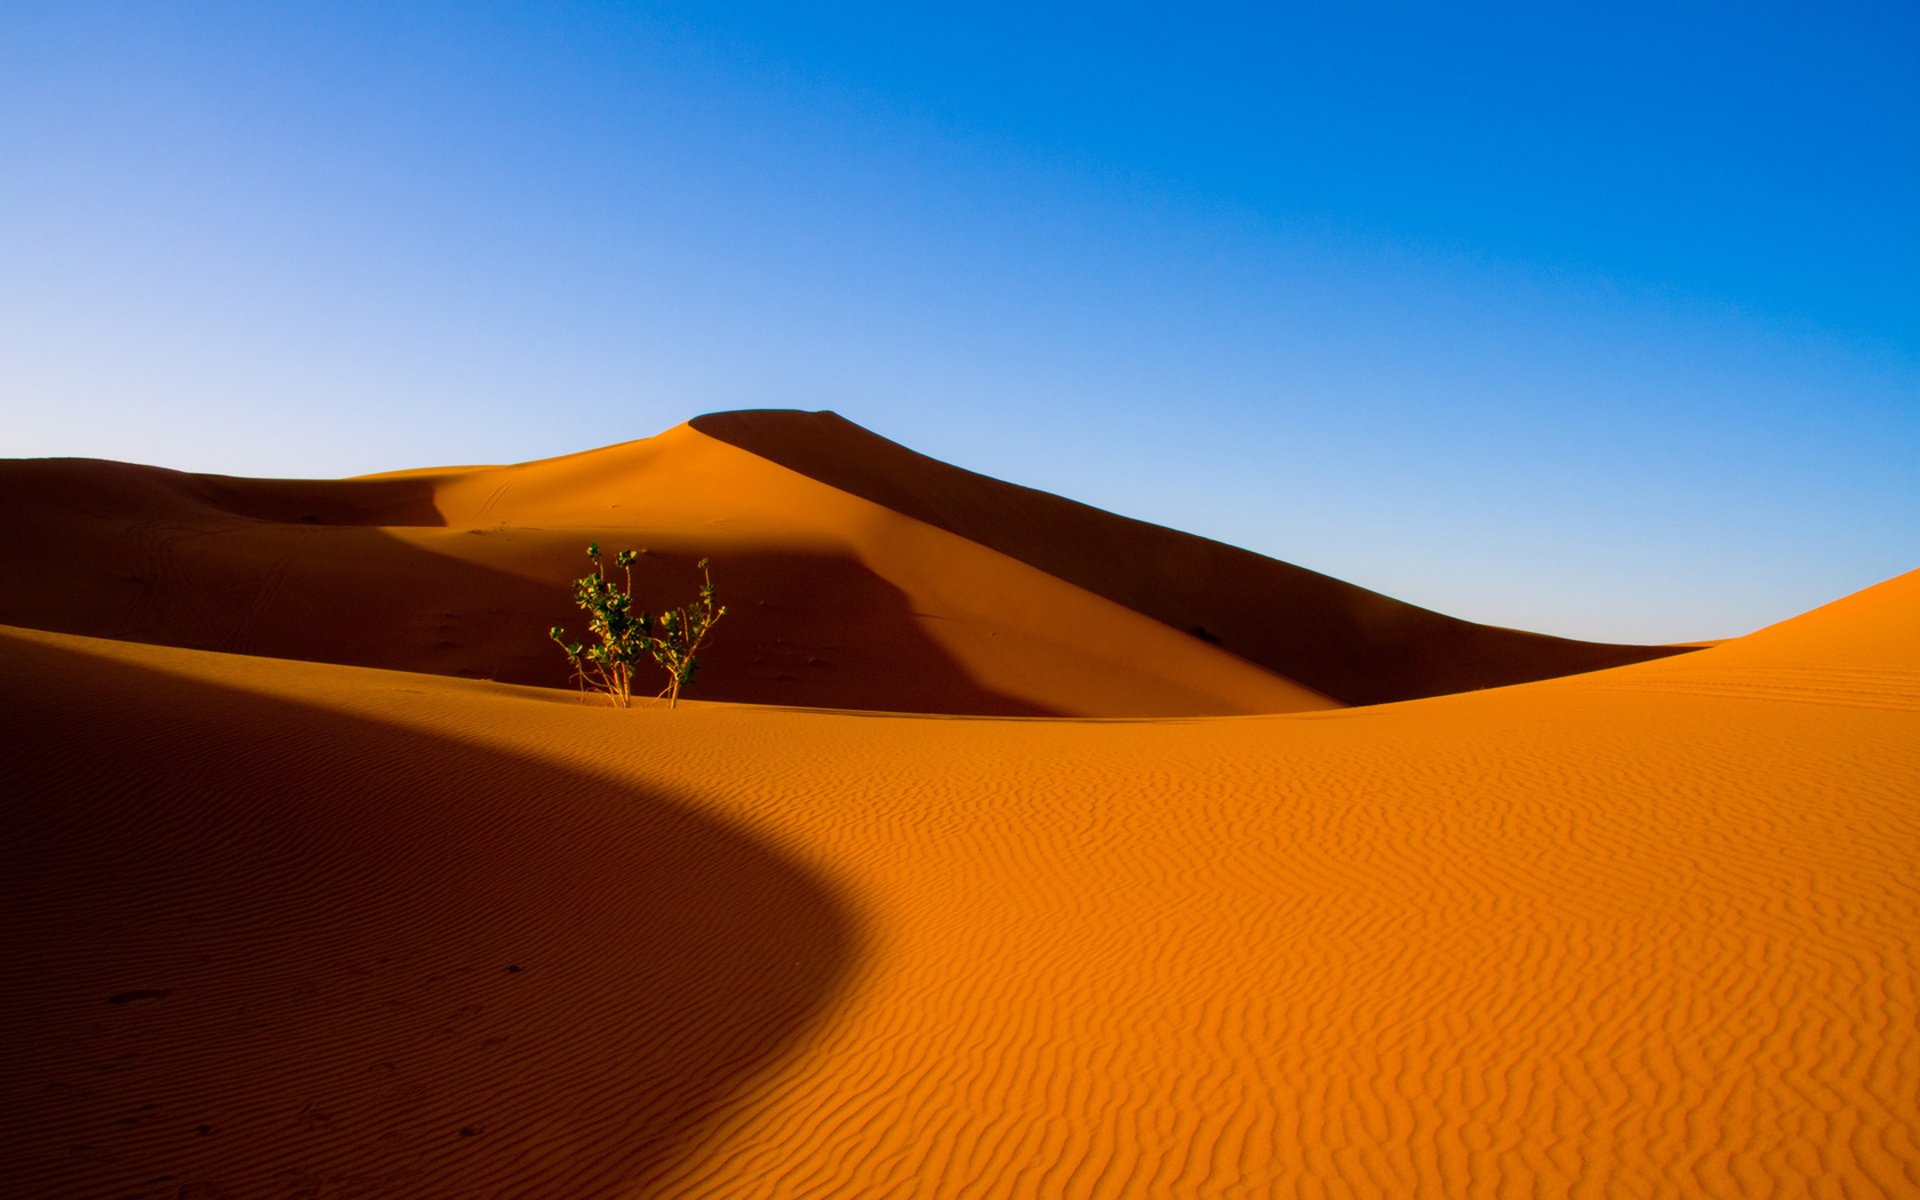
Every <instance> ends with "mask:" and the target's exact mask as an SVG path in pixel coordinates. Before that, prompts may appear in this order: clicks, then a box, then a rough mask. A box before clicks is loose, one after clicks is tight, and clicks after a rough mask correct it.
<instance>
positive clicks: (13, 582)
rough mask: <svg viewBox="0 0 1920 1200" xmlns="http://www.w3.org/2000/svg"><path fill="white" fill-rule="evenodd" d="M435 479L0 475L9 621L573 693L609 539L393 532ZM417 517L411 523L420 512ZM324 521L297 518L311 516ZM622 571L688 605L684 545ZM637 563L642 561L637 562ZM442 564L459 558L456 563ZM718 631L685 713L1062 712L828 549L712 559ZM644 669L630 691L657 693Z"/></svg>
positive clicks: (3, 609) (654, 602)
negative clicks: (940, 632)
mask: <svg viewBox="0 0 1920 1200" xmlns="http://www.w3.org/2000/svg"><path fill="white" fill-rule="evenodd" d="M431 487H432V481H431V478H430V477H426V476H421V477H405V478H399V479H391V480H387V479H382V480H340V481H303V480H296V481H277V480H269V481H258V480H229V479H222V478H217V477H211V476H194V475H182V474H180V473H178V472H168V471H162V470H160V469H159V468H152V467H130V466H125V465H124V464H117V463H101V462H92V461H80V460H48V461H45V462H41V461H28V462H7V463H0V517H4V518H5V519H4V520H0V557H4V558H5V559H6V561H7V562H8V564H9V570H8V571H7V572H5V573H3V574H0V623H4V624H12V625H21V626H26V627H29V628H35V629H48V630H54V631H57V632H61V633H77V634H84V635H87V636H91V637H107V638H114V639H117V640H122V641H137V642H148V643H154V644H159V645H169V646H185V647H189V648H193V649H205V650H219V651H223V652H228V653H238V654H255V655H266V656H270V657H275V658H292V659H300V660H303V661H308V662H332V663H341V664H346V665H350V666H365V667H385V668H390V669H394V670H404V671H420V672H425V673H429V674H436V675H451V676H458V677H462V678H477V679H493V680H498V681H500V682H503V683H518V684H527V685H531V686H535V687H555V688H558V687H570V686H572V684H571V679H572V674H571V671H570V669H569V667H568V666H567V662H566V659H565V656H564V655H563V654H561V652H560V650H559V648H558V647H556V646H555V645H554V644H553V643H552V642H551V641H549V640H548V638H547V630H548V629H549V628H550V627H552V626H554V625H562V626H566V627H567V628H569V629H572V630H574V631H575V633H576V634H579V633H581V632H582V631H583V628H584V626H583V619H584V614H583V613H581V612H580V611H579V610H578V609H577V608H575V607H573V605H572V602H571V598H570V597H571V588H570V583H571V581H572V580H573V579H574V578H576V577H577V576H580V575H583V574H585V573H586V572H587V571H588V570H589V569H590V567H591V564H590V563H589V562H588V560H587V557H586V554H585V548H586V544H587V542H588V541H590V540H596V539H597V540H599V541H601V542H602V543H604V544H605V545H606V546H607V548H608V550H609V551H612V550H616V549H620V548H624V547H626V546H627V545H628V544H629V543H628V542H627V541H624V540H622V539H623V538H626V537H629V536H630V535H627V534H623V533H622V532H620V531H619V530H617V529H615V530H592V529H568V530H544V529H532V528H525V527H515V528H507V527H499V528H493V529H473V530H464V531H459V532H458V533H457V534H456V533H452V532H449V533H446V534H441V533H439V531H438V530H437V529H436V530H435V532H434V534H433V536H440V537H458V538H459V539H461V541H460V544H459V545H458V547H457V550H458V553H457V554H456V553H445V554H442V553H435V552H433V551H431V550H427V549H422V548H421V546H420V545H417V544H415V543H414V542H413V541H409V540H407V539H406V538H405V537H403V536H400V535H399V534H398V533H396V532H390V531H389V529H387V528H382V526H388V527H392V528H396V529H397V528H398V527H401V526H407V525H414V526H434V527H440V526H442V524H443V523H442V522H441V521H440V519H439V517H438V515H437V514H434V515H433V519H432V520H426V519H425V517H426V515H427V514H428V513H431V512H432V498H431ZM423 505H424V506H425V509H424V511H423V510H422V506H423ZM309 517H313V518H315V519H312V520H309V519H307V518H309ZM676 536H677V539H678V540H677V541H676V540H674V539H663V538H656V539H655V540H654V541H653V543H652V545H651V546H650V547H646V548H648V549H649V553H648V554H647V555H646V556H645V557H644V558H643V559H642V560H641V562H640V563H639V565H638V567H637V568H636V571H635V580H634V584H635V594H636V597H637V599H638V603H640V604H641V605H644V606H647V607H650V608H652V609H654V610H656V611H657V610H659V609H661V608H664V607H667V606H669V605H677V604H684V603H687V602H688V601H690V600H691V599H692V598H693V596H694V595H695V593H696V591H697V589H698V586H699V572H698V570H697V569H696V568H695V566H694V564H695V563H696V562H697V561H698V559H699V558H701V557H702V556H703V555H706V554H710V553H714V550H713V548H712V547H710V546H703V545H701V544H699V542H698V536H699V535H698V533H697V531H690V532H688V533H686V534H681V535H676ZM636 548H641V547H636ZM449 549H450V550H453V549H456V547H449ZM714 582H715V584H716V587H717V589H718V593H719V599H720V601H721V603H723V604H725V605H726V606H727V608H728V614H727V616H726V618H725V619H724V620H723V621H722V622H721V623H720V624H719V625H718V626H717V627H716V628H715V630H714V634H713V638H712V640H711V642H710V648H709V649H708V650H706V651H705V652H703V653H702V655H701V669H700V672H699V674H698V675H697V676H696V678H695V680H694V683H693V686H692V688H691V689H690V690H689V692H688V695H689V697H691V698H693V699H702V700H729V701H740V702H746V703H756V704H782V705H807V706H816V707H825V708H855V709H880V710H886V711H892V712H928V713H965V714H972V715H989V716H1050V715H1059V714H1057V713H1055V712H1054V711H1053V710H1051V709H1047V708H1043V707H1041V706H1038V705H1036V704H1033V703H1031V702H1028V701H1026V700H1023V699H1021V698H1019V697H1016V696H1010V695H1006V694H1004V693H1001V692H998V691H995V690H994V689H992V688H989V687H985V686H983V685H981V684H980V683H978V682H977V681H976V680H974V679H973V678H972V676H970V675H969V674H968V673H967V672H966V671H965V670H964V669H963V668H961V667H960V665H959V664H958V663H956V662H955V661H954V659H953V658H952V656H951V655H950V654H948V653H947V652H946V651H945V650H943V649H942V648H941V647H940V646H939V645H938V644H937V643H935V642H934V641H932V640H931V639H929V638H928V637H927V636H926V634H925V633H924V631H923V630H922V628H921V625H920V622H919V621H918V619H917V618H916V617H915V615H914V613H913V611H912V609H911V606H910V604H909V603H908V599H907V597H906V596H905V594H904V593H902V592H901V591H900V590H899V589H898V588H895V587H894V586H893V585H892V584H890V583H888V582H887V581H886V580H884V579H882V578H880V577H879V576H878V575H876V574H875V573H874V572H872V571H871V570H869V569H868V568H867V567H866V566H865V565H864V564H862V563H861V562H860V561H859V560H858V559H856V558H854V557H853V556H851V555H846V554H832V553H827V552H800V551H795V552H784V551H772V550H753V551H747V552H728V553H724V554H717V555H716V561H715V562H714ZM664 684H665V676H664V675H661V676H660V677H659V679H658V680H657V681H654V680H653V679H652V677H651V676H649V675H645V674H643V675H642V677H641V680H640V686H639V687H638V688H637V689H636V690H637V692H638V693H639V694H641V695H645V696H648V697H650V696H652V694H653V692H654V691H655V690H656V687H658V686H664Z"/></svg>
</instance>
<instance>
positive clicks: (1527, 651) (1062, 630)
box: [0, 413, 1671, 716]
mask: <svg viewBox="0 0 1920 1200" xmlns="http://www.w3.org/2000/svg"><path fill="white" fill-rule="evenodd" d="M702 429H706V430H710V431H712V432H713V434H714V436H708V434H707V433H703V432H701V430H702ZM736 443H738V444H736ZM743 446H744V447H745V448H743ZM783 464H784V465H783ZM790 468H791V469H790ZM589 541H599V542H601V543H603V544H605V545H606V546H607V547H608V548H609V549H616V548H622V547H628V546H632V547H636V548H646V549H648V550H649V551H650V554H649V556H648V558H647V559H646V560H644V561H643V563H642V567H641V571H640V574H639V577H638V579H637V580H636V585H637V587H638V589H639V592H640V594H641V598H642V601H643V603H645V604H647V605H650V606H653V607H659V606H662V605H666V604H670V603H678V602H683V601H684V600H685V599H687V598H689V597H690V596H691V595H692V593H693V590H694V588H695V586H696V583H697V574H696V572H695V570H694V566H693V564H694V562H695V561H696V560H697V559H698V558H700V557H701V556H710V557H712V558H713V559H714V562H715V566H714V570H715V576H716V582H717V583H718V585H719V589H720V595H721V598H722V600H723V601H724V602H725V603H726V604H727V605H728V608H729V613H728V616H727V618H726V620H725V622H724V623H723V624H722V625H721V626H720V627H719V629H718V630H717V631H716V636H715V640H714V642H713V644H712V647H711V651H710V653H708V654H707V655H706V656H704V671H703V674H702V676H701V679H700V681H699V684H698V691H699V694H700V695H702V696H705V697H710V698H715V699H724V700H739V701H751V702H757V703H785V704H808V705H821V706H829V707H841V708H864V709H880V710H893V711H904V712H944V713H971V714H1002V715H1077V716H1155V715H1202V714H1227V713H1257V712H1291V711H1305V710H1313V709H1324V708H1330V707H1337V706H1338V704H1339V703H1340V702H1342V701H1356V702H1357V701H1373V700H1383V699H1396V698H1402V697H1405V696H1409V695H1419V694H1426V693H1429V692H1433V691H1444V690H1448V689H1450V688H1467V687H1478V686H1484V685H1487V684H1491V683H1502V682H1511V681H1513V680H1515V679H1530V678H1537V677H1541V676H1545V675H1553V674H1560V673H1565V672H1568V671H1578V670H1589V669H1593V668H1595V667H1599V666H1605V665H1609V664H1612V663H1616V662H1621V661H1627V660H1631V659H1634V658H1639V657H1646V656H1649V655H1655V654H1660V653H1669V652H1671V651H1668V650H1661V649H1653V648H1639V647H1619V646H1594V645H1587V644H1585V643H1574V642H1565V641H1561V640H1559V639H1555V638H1544V637H1538V636H1536V635H1531V634H1521V633H1515V632H1513V631H1510V630H1502V629H1493V628H1489V627H1486V626H1479V625H1471V624H1468V623H1466V622H1461V621H1456V620H1453V619H1451V618H1447V617H1441V616H1439V615H1437V614H1434V613H1429V612H1425V611H1424V610H1420V609H1416V608H1412V607H1410V606H1408V605H1404V604H1400V603H1398V602H1397V601H1392V600H1389V599H1387V598H1385V597H1382V596H1378V595H1375V594H1373V593H1370V592H1366V591H1364V590H1362V589H1359V588H1354V587H1351V586H1349V585H1347V584H1343V583H1340V582H1338V581H1336V580H1332V579H1328V578H1326V577H1325V576H1321V575H1316V574H1314V573H1312V572H1309V571H1303V570H1301V569H1299V568H1296V567H1291V566H1288V565H1286V564H1284V563H1277V562H1273V561H1271V560H1268V559H1264V558H1260V557H1259V556H1257V555H1253V554H1249V553H1246V552H1244V551H1239V550H1234V549H1232V548H1230V547H1226V546H1222V545H1219V544H1218V543H1214V542H1209V541H1206V540H1204V539H1201V538H1196V537H1191V536H1189V535H1186V534H1179V533H1175V532H1173V531H1171V530H1166V529H1159V528H1156V527H1154V526H1149V525H1144V524H1141V523H1139V522H1134V521H1127V520H1124V519H1122V518H1119V517H1114V516H1112V515H1110V514H1106V513H1102V512H1098V511H1097V510H1094V509H1089V508H1086V507H1085V506H1083V505H1078V504H1073V503H1072V502H1069V501H1065V500H1061V499H1059V498H1057V497H1052V496H1048V495H1045V494H1044V493H1040V492H1034V491H1030V490H1028V489H1024V488H1015V487H1012V486H1011V485H1007V484H1001V483H997V482H995V481H992V480H986V479H983V478H982V477H979V476H975V475H971V474H968V473H967V472H964V471H960V470H958V469H956V468H952V467H947V466H945V465H943V464H940V463H936V462H934V461H933V460H930V459H925V458H922V457H920V456H918V455H914V454H911V453H909V452H907V451H905V450H903V449H901V448H900V447H898V446H895V445H893V444H892V443H889V442H886V441H884V440H882V439H879V438H876V437H874V436H872V435H871V434H868V433H866V432H865V431H863V430H860V429H858V428H857V427H855V426H852V425H849V424H848V423H846V422H844V421H842V420H840V419H839V418H837V417H833V416H831V414H805V413H748V414H721V415H718V416H713V417H703V418H700V419H699V420H698V421H697V422H696V423H695V425H694V426H685V425H683V426H679V427H676V428H674V429H671V430H668V431H667V432H666V433H663V434H660V435H659V436H657V437H653V438H648V439H644V440H641V441H636V442H628V443H624V444H621V445H616V446H609V447H606V448H604V449H600V450H593V451H589V452H586V453H583V454H575V455H569V456H566V457H563V458H557V459H550V460H543V461H538V462H531V463H524V464H520V465H516V466H507V467H467V468H452V469H442V470H421V471H407V472H399V473H395V474H392V475H386V476H379V477H372V478H365V479H348V480H335V481H320V480H312V481H309V480H259V479H235V478H227V477H221V476H204V475H189V474H183V473H180V472H174V471H167V470H162V469H159V468H151V467H136V466H128V465H125V464H119V463H104V462H89V461H81V460H48V461H23V462H22V461H16V462H0V554H4V555H5V556H6V557H7V559H8V561H9V563H10V564H11V565H12V568H13V569H12V570H10V571H9V572H8V573H6V574H5V575H0V620H3V621H7V622H11V623H15V624H20V625H25V626H31V627H35V628H42V629H51V630H59V631H63V632H69V633H81V634H87V635H92V636H100V637H111V638H116V639H122V640H133V641H142V642H154V643H161V644H168V645H179V646H188V647H195V648H204V649H215V650H225V651H233V652H239V653H247V654H262V655H270V656H275V657H283V658H296V659H303V660H308V661H319V662H336V663H345V664H351V665H360V666H378V667H389V668H395V669H403V670H410V671H421V672H428V673H434V674H441V675H457V676H464V677H468V678H488V679H496V680H500V681H504V682H514V683H528V684H535V685H539V686H548V687H558V686H565V685H566V684H567V682H568V678H569V673H568V670H567V667H566V665H565V661H564V659H563V658H562V656H561V655H560V653H559V651H558V649H557V648H556V647H554V646H553V645H552V644H551V643H550V642H549V641H548V640H547V638H546V630H547V629H548V627H549V626H551V625H555V624H563V625H566V624H572V625H575V626H577V624H578V621H579V619H580V614H579V613H578V612H576V611H575V610H574V609H573V608H572V607H571V605H570V603H569V601H568V596H567V582H568V581H569V580H570V579H572V578H573V577H574V576H576V575H578V574H581V573H583V572H584V571H585V570H586V569H587V561H586V558H585V555H584V554H583V550H584V547H585V545H586V543H587V542H589Z"/></svg>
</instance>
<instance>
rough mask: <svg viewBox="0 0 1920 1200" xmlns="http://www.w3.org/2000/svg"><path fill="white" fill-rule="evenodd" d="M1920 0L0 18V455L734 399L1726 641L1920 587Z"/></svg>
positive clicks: (1353, 564)
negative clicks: (1910, 575) (1870, 594)
mask: <svg viewBox="0 0 1920 1200" xmlns="http://www.w3.org/2000/svg"><path fill="white" fill-rule="evenodd" d="M1916 63H1920V10H1917V9H1916V8H1915V6H1913V5H1912V4H1911V3H1889V4H1884V5H1872V4H1844V3H1842V4H1769V3H1740V4H1725V5H1709V6H1701V5H1688V4H1677V5H1676V4H1658V5H1655V4H1646V5H1640V4H1619V3H1611V4H1607V5H1593V6H1585V7H1583V8H1581V9H1579V10H1577V11H1576V10H1575V9H1574V8H1573V7H1572V6H1562V5H1544V4H1538V3H1528V4H1515V5H1492V6H1482V5H1459V4H1446V5H1441V4H1433V5H1421V6H1403V5H1363V4H1330V3H1329V4H1308V5H1299V6H1287V5H1280V6H1273V5H1259V6H1237V5H1209V4H1191V3H1189V4H1183V5H1102V6H1093V5H1086V6H1079V5H1076V6H1062V7H1049V6H1036V5H1029V4H1022V5H999V4H991V3H973V4H967V5H964V6H954V7H952V8H949V9H945V10H943V11H933V10H932V9H931V8H930V7H928V6H915V5H900V4H891V3H889V4H863V5H828V4H814V3H808V4H756V3H728V4H724V5H723V4H585V3H580V4H567V3H544V4H486V5H482V4H461V5H451V4H448V5H441V4H434V3H425V2H419V0H407V2H405V3H399V4H395V3H391V2H383V3H378V4H364V5H363V4H352V3H325V4H321V3H314V4H310V5H303V4H292V3H269V4H259V3H244V4H216V3H147V2H135V3H115V4H103V3H90V2H86V0H48V2H36V0H7V2H6V3H4V4H0V455H4V456H9V457H22V456H37V455H83V456H89V457H98V458H113V459H121V460H126V461H134V462H145V463H156V464H160V465H163V466H170V467H177V468H183V469H189V470H201V471H221V472H226V473H230V474H245V475H296V476H338V475H346V474H356V473H362V472H372V471H379V470H388V469H396V468H403V467H418V466H429V465H438V464H447V463H468V462H510V461H520V460H525V459H529V458H537V457H544V456H547V455H551V454H560V453H567V452H571V451H575V450H581V449H586V448H589V447H593V446H598V445H604V444H607V443H611V442H617V441H624V440H627V439H629V438H634V437H644V436H649V435H651V434H653V433H656V432H658V431H660V430H661V429H664V428H666V427H668V426H671V425H673V424H676V423H678V422H680V421H682V420H684V419H686V418H687V417H690V416H693V415H695V414H697V413H700V412H706V411H712V410H717V409H727V408H746V407H768V406H772V407H801V408H832V409H834V410H836V411H838V412H840V413H842V414H844V415H846V416H847V417H849V418H851V419H852V420H855V421H858V422H860V423H861V424H863V425H866V426H867V427H869V428H871V429H873V430H875V431H876V432H878V433H881V434H884V435H885V436H888V437H891V438H893V439H894V440H896V441H900V442H904V443H906V444H907V445H909V446H912V447H913V448H915V449H918V450H921V451H923V452H925V453H928V454H931V455H934V456H935V457H938V458H943V459H946V460H947V461H950V462H954V463H957V464H959V465H961V466H965V467H969V468H972V469H974V470H979V471H984V472H986V473H988V474H992V475H996V476H999V477H1002V478H1006V479H1011V480H1014V481H1016V482H1020V483H1025V484H1028V485H1031V486H1035V487H1040V488H1044V489H1046V490H1048V491H1053V492H1058V493H1061V494H1063V495H1067V496H1071V497H1073V498H1075V499H1079V500H1084V501H1087V502H1089V503H1093V504H1097V505H1099V506H1101V507H1103V508H1108V509H1112V510H1114V511H1117V512H1121V513H1125V514H1128V515H1130V516H1137V517H1142V518H1145V519H1148V520H1152V521H1157V522H1160V523H1162V524H1168V525H1172V526H1175V527H1178V528H1181V529H1187V530H1191V531H1194V532H1197V533H1202V534H1205V535H1207V536H1210V537H1215V538H1219V539H1221V540H1224V541H1229V542H1233V543H1236V544H1239V545H1243V546H1247V547H1250V548H1252V549H1255V550H1258V551H1260V552H1262V553H1265V554H1270V555H1273V556H1274V557H1277V558H1282V559H1286V560H1288V561H1290V562H1295V563H1299V564H1301V565H1302V566H1307V567H1311V568H1313V569H1315V570H1319V571H1324V572H1327V573H1329V574H1332V575H1336V576H1339V577H1341V578H1344V579H1348V580H1351V581H1353V582H1355V583H1359V584H1362V585H1365V586H1367V587H1371V588H1374V589H1376V590H1379V591H1384V592H1387V593H1389V594H1391V595H1394V596H1398V597H1400V598H1401V599H1405V600H1409V601H1412V602H1414V603H1418V604H1422V605H1426V606H1428V607H1432V608H1438V609H1440V610H1442V611H1446V612H1451V613H1454V614H1456V615H1459V616H1464V617H1469V618H1472V619H1476V620H1482V621H1490V622H1493V623H1497V624H1506V625H1514V626H1519V627H1524V628H1531V629H1539V630H1543V631H1547V632H1553V633H1560V634H1566V635H1571V636H1584V637H1595V638H1603V639H1619V640H1641V641H1666V640H1684V639H1692V638H1705V637H1715V636H1726V635H1732V634H1738V633H1743V632H1746V631H1747V630H1750V629H1753V628H1755V627H1757V626H1760V625H1764V624H1767V623H1770V622H1773V621H1776V620H1780V619H1783V618H1785V617H1788V616H1790V615H1793V614H1794V613H1797V612H1799V611H1802V610H1804V609H1807V608H1810V607H1812V606H1815V605H1817V604H1820V603H1823V602H1825V601H1827V600H1831V599H1834V598H1836V597H1838V596H1840V595H1843V594H1845V593H1847V592H1850V591H1853V590H1856V589H1858V588H1860V587H1864V586H1866V585H1868V584H1871V583H1874V582H1877V581H1879V580H1881V579H1884V578H1886V577H1888V576H1891V575H1893V574H1896V573H1899V572H1901V571H1904V570H1908V569H1910V568H1913V567H1915V566H1920V549H1917V547H1920V218H1917V216H1916V214H1920V69H1916V67H1915V64H1916Z"/></svg>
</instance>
